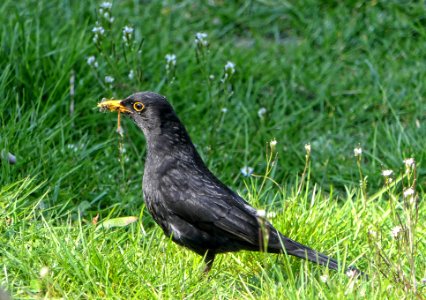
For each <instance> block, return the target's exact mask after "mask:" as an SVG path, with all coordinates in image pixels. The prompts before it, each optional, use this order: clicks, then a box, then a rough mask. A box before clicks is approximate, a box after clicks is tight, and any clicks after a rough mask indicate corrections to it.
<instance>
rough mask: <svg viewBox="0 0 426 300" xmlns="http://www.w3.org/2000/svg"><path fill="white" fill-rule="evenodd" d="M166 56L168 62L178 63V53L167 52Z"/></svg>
mask: <svg viewBox="0 0 426 300" xmlns="http://www.w3.org/2000/svg"><path fill="white" fill-rule="evenodd" d="M165 58H166V62H167V63H170V64H173V65H175V64H176V54H166V56H165Z"/></svg>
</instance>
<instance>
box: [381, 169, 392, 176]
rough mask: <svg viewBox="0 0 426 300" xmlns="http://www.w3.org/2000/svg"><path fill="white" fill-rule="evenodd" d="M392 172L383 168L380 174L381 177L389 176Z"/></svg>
mask: <svg viewBox="0 0 426 300" xmlns="http://www.w3.org/2000/svg"><path fill="white" fill-rule="evenodd" d="M392 174H393V171H392V170H383V171H382V176H383V177H389V176H391V175H392Z"/></svg>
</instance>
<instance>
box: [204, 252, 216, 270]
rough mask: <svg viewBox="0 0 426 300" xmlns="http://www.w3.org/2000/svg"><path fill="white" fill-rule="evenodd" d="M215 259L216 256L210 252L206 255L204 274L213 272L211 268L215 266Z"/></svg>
mask: <svg viewBox="0 0 426 300" xmlns="http://www.w3.org/2000/svg"><path fill="white" fill-rule="evenodd" d="M214 258H215V254H214V253H211V252H208V251H207V252H206V254H205V255H204V262H205V264H206V266H205V268H204V271H203V272H204V274H206V275H207V274H208V273H209V271H210V270H211V268H212V266H213V262H214Z"/></svg>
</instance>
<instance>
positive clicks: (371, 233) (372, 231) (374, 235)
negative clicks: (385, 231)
mask: <svg viewBox="0 0 426 300" xmlns="http://www.w3.org/2000/svg"><path fill="white" fill-rule="evenodd" d="M368 234H369V235H371V236H373V237H376V236H377V232H376V231H374V230H372V229H370V230H369V231H368Z"/></svg>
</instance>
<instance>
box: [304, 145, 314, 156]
mask: <svg viewBox="0 0 426 300" xmlns="http://www.w3.org/2000/svg"><path fill="white" fill-rule="evenodd" d="M311 149H312V148H311V144H309V143H308V144H305V151H306V153H308V154H309V153H311Z"/></svg>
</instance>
